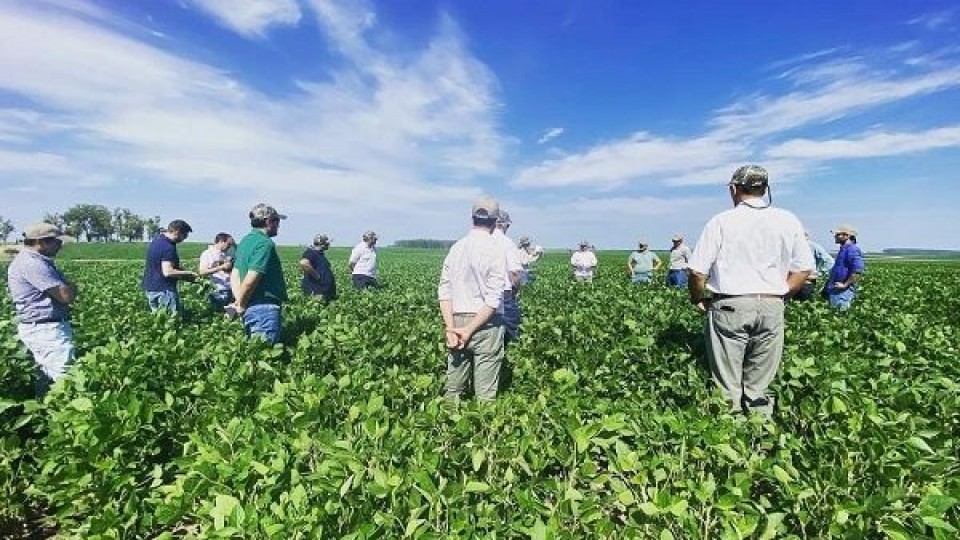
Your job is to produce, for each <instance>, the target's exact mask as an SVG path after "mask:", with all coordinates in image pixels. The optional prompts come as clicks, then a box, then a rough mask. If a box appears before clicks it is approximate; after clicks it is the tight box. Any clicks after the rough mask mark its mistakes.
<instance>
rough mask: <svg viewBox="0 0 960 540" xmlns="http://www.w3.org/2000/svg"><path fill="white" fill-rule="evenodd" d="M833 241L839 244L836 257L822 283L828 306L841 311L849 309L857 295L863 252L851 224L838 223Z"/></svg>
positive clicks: (862, 267) (863, 265)
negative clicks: (825, 280) (827, 276)
mask: <svg viewBox="0 0 960 540" xmlns="http://www.w3.org/2000/svg"><path fill="white" fill-rule="evenodd" d="M833 239H834V241H835V242H836V243H837V244H839V245H840V251H839V252H837V258H836V260H835V261H834V263H833V268H832V269H831V270H830V277H829V279H828V280H827V282H826V284H825V285H824V293H825V294H826V296H827V300H829V301H830V307H833V308H837V309H839V310H841V311H845V310H847V309H850V305H851V304H852V303H853V298H854V297H855V296H856V295H857V282H858V281H859V280H860V275H861V274H863V271H864V270H865V269H866V264H865V263H864V260H863V252H862V251H861V250H860V246H858V245H857V230H856V229H855V228H854V227H853V226H851V225H840V226H838V227H837V228H836V229H835V230H834V231H833Z"/></svg>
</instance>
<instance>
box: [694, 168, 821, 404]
mask: <svg viewBox="0 0 960 540" xmlns="http://www.w3.org/2000/svg"><path fill="white" fill-rule="evenodd" d="M728 189H729V192H730V198H731V200H732V201H733V206H734V207H733V208H732V209H730V210H726V211H724V212H721V213H719V214H717V215H716V216H714V217H713V218H712V219H711V220H710V221H708V222H707V225H706V227H704V229H703V232H702V233H701V235H700V240H699V241H698V242H697V246H696V248H694V250H693V256H692V257H691V258H690V283H689V291H690V301H691V302H692V303H693V304H694V305H695V306H696V307H697V308H698V309H700V311H702V312H704V313H706V315H707V320H706V324H705V327H704V333H705V340H706V343H707V359H708V360H709V364H710V372H711V375H712V377H713V380H714V382H716V384H717V386H719V388H720V390H721V391H722V392H723V395H724V396H725V397H726V398H727V399H728V400H729V401H730V405H731V406H732V408H733V410H735V411H741V410H742V411H743V412H745V413H749V412H759V413H762V414H765V415H768V416H769V415H770V414H772V412H773V399H772V398H771V397H770V396H768V395H767V388H768V387H769V386H770V383H771V382H772V381H773V379H774V377H775V376H776V373H777V368H778V367H779V365H780V359H781V357H782V355H783V336H784V326H785V323H784V318H783V308H784V304H783V299H784V297H788V296H790V295H792V294H793V293H795V292H796V291H798V290H800V288H801V287H803V284H804V282H805V281H806V279H807V276H808V275H809V274H810V272H811V271H812V270H813V255H812V254H811V253H810V247H809V245H808V244H807V241H806V238H804V236H803V225H801V224H800V220H798V219H797V217H796V216H794V215H793V214H792V213H790V212H788V211H786V210H782V209H780V208H774V207H773V205H772V202H773V200H772V196H771V195H770V191H769V177H768V175H767V171H766V169H764V168H763V167H760V166H758V165H745V166H743V167H740V168H738V169H737V170H736V171H734V173H733V177H732V178H731V180H730V183H729V184H728ZM765 195H766V196H768V199H767V200H764V196H765ZM707 290H709V291H710V292H711V293H712V297H711V298H707V297H706V292H707Z"/></svg>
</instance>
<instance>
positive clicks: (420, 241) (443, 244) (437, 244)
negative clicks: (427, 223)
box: [393, 238, 454, 249]
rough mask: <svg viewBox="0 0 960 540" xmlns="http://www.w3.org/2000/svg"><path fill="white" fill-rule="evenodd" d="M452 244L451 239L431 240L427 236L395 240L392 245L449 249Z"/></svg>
mask: <svg viewBox="0 0 960 540" xmlns="http://www.w3.org/2000/svg"><path fill="white" fill-rule="evenodd" d="M453 244H454V241H453V240H433V239H429V238H416V239H413V240H397V241H396V242H394V244H393V245H394V246H397V247H402V248H421V249H450V246H452V245H453Z"/></svg>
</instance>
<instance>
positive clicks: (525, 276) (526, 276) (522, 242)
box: [517, 236, 543, 285]
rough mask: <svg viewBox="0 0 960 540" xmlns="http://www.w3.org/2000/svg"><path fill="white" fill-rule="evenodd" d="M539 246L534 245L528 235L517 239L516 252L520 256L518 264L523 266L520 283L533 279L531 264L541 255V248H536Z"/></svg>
mask: <svg viewBox="0 0 960 540" xmlns="http://www.w3.org/2000/svg"><path fill="white" fill-rule="evenodd" d="M538 247H540V246H534V245H533V244H532V242H531V241H530V237H529V236H521V237H520V239H519V240H517V254H518V255H519V256H520V264H521V265H522V266H523V273H522V274H521V275H520V284H521V285H523V284H526V283H529V282H531V281H533V280H534V268H533V265H534V264H535V263H536V262H537V261H538V260H540V256H541V255H543V248H540V249H539V250H537V248H538Z"/></svg>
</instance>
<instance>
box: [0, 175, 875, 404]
mask: <svg viewBox="0 0 960 540" xmlns="http://www.w3.org/2000/svg"><path fill="white" fill-rule="evenodd" d="M769 189H770V186H769V178H768V174H767V171H766V170H765V169H764V168H762V167H760V166H757V165H746V166H743V167H740V168H738V169H737V170H736V171H735V172H734V173H733V176H732V178H731V180H730V182H729V183H728V190H729V195H730V198H731V201H732V203H733V208H732V209H729V210H726V211H724V212H721V213H719V214H717V215H716V216H714V217H713V218H712V219H710V221H708V222H707V224H706V226H705V228H704V229H703V232H702V233H701V235H700V238H699V240H698V242H697V244H696V246H695V247H694V248H693V249H692V250H691V249H690V248H689V247H687V246H686V245H684V243H683V237H682V236H681V235H675V236H674V237H673V238H672V241H673V247H672V249H671V251H670V263H669V268H668V272H667V283H668V284H669V285H671V286H675V287H684V286H685V287H687V289H688V291H689V295H690V301H691V303H692V304H693V305H694V306H696V307H697V309H699V310H700V311H701V312H703V313H704V314H705V315H706V320H705V323H704V334H705V338H706V343H707V356H708V361H709V362H708V363H709V366H710V373H711V376H712V378H713V380H714V381H715V382H716V384H717V386H718V387H719V388H720V390H721V391H722V393H723V395H724V396H725V397H726V398H727V399H728V400H729V402H730V404H731V409H733V410H737V411H744V412H750V411H757V412H761V413H764V414H770V412H771V411H772V408H773V400H772V398H771V397H770V396H769V395H768V394H767V388H768V386H769V385H770V383H771V382H772V380H773V378H774V376H775V374H776V372H777V369H778V367H779V364H780V359H781V356H782V353H783V339H784V317H783V314H784V302H785V301H786V300H790V299H810V298H812V297H813V296H815V291H816V285H815V284H816V280H817V279H818V277H819V276H820V275H823V274H828V277H827V279H826V280H825V283H824V285H823V286H822V289H821V291H822V294H823V295H824V296H825V297H827V298H828V299H829V302H830V304H831V305H832V306H835V307H837V308H840V309H847V308H849V307H850V305H851V303H852V302H853V299H854V296H855V294H856V289H857V282H858V280H859V278H860V275H861V274H862V273H863V272H864V269H865V265H864V259H863V254H862V252H861V251H860V248H859V247H858V246H857V244H856V234H857V232H856V230H855V229H854V228H853V227H851V226H849V225H842V226H839V227H837V228H836V230H834V231H833V232H834V238H835V241H836V242H837V244H839V245H840V250H839V252H838V254H837V257H836V259H835V260H834V259H832V258H831V257H830V255H829V253H827V251H826V250H825V249H823V247H822V246H819V245H817V244H816V243H814V242H812V241H810V240H809V238H808V235H807V234H806V233H805V231H804V229H803V226H802V225H801V223H800V221H799V220H798V219H797V218H796V216H794V214H792V213H790V212H789V211H786V210H783V209H779V208H775V207H773V205H772V197H771V196H770V191H769ZM764 197H766V200H764ZM249 219H250V227H251V229H250V231H249V232H248V233H247V234H246V235H245V236H244V237H243V238H242V239H241V240H240V242H239V243H236V242H235V241H234V239H233V237H232V236H231V235H230V234H228V233H219V234H217V235H216V237H215V238H214V242H213V244H211V245H210V246H209V247H208V248H207V249H206V250H205V251H204V252H203V253H202V254H201V256H200V263H199V266H198V269H197V271H192V270H186V269H184V268H183V266H182V265H181V262H180V258H179V255H178V253H177V244H179V243H180V242H183V241H184V240H185V239H186V238H187V237H188V236H189V235H190V233H191V232H192V229H191V227H190V225H189V224H188V223H187V222H186V221H183V220H174V221H172V222H171V223H170V224H169V226H168V227H167V228H166V229H165V230H164V231H163V232H162V233H160V234H159V235H157V237H156V238H154V240H153V241H152V242H151V243H150V245H149V247H148V249H147V255H146V265H145V268H144V273H143V278H142V280H141V286H142V288H143V290H144V293H145V296H146V301H147V305H148V306H149V307H150V309H151V310H154V311H166V312H171V313H176V314H179V313H180V312H181V310H182V306H181V301H180V296H179V293H178V291H177V284H178V282H179V281H181V280H195V279H197V278H198V277H205V278H208V279H209V280H210V281H211V283H212V285H213V292H212V293H211V294H210V295H209V300H210V302H211V304H212V305H213V306H214V307H215V308H216V309H218V310H221V309H222V310H223V311H224V312H225V313H226V314H227V315H228V316H231V317H238V318H240V319H241V320H242V322H243V326H244V329H245V332H246V333H247V335H250V336H260V337H261V338H263V339H265V340H266V341H268V342H270V343H276V342H277V341H278V339H279V335H280V327H281V321H282V305H283V304H284V303H285V302H286V301H287V300H288V298H287V287H286V282H285V279H284V275H283V270H282V267H281V263H280V257H279V255H278V254H277V249H276V245H275V244H274V242H273V240H272V238H273V237H275V236H276V235H277V233H278V231H279V227H280V222H281V221H282V220H284V219H286V216H284V215H282V214H280V213H279V212H277V210H276V209H275V208H273V207H272V206H270V205H267V204H263V203H260V204H257V205H256V206H254V207H253V208H252V209H251V210H250V212H249ZM470 220H471V228H470V229H469V232H468V233H467V234H466V235H465V236H464V237H463V238H461V239H460V240H458V241H457V242H456V243H455V244H453V246H452V247H451V248H450V250H449V252H448V253H447V255H446V257H445V259H444V261H443V266H442V268H441V272H440V279H439V283H438V285H437V299H438V303H439V309H440V314H441V319H442V321H443V326H444V341H445V343H446V347H447V349H448V351H449V354H448V358H447V373H446V382H445V385H444V394H445V396H446V397H447V398H449V399H460V398H462V397H464V396H465V395H467V394H468V392H469V391H470V389H471V388H472V391H473V394H474V395H475V396H476V397H477V399H479V400H481V401H488V400H491V399H493V398H495V397H496V395H497V392H498V390H499V387H500V374H501V371H502V366H503V362H504V359H505V355H506V348H507V345H508V343H510V342H511V341H514V340H516V339H518V338H519V336H520V327H521V321H522V310H521V307H520V297H521V290H522V288H523V286H524V284H525V283H528V282H529V281H530V280H532V274H531V269H532V266H531V265H532V264H533V263H534V262H536V260H537V259H538V258H539V256H540V255H541V253H542V250H541V249H537V248H534V247H532V246H531V243H530V240H529V238H526V237H524V238H521V239H520V241H519V242H518V244H514V242H513V241H512V240H510V238H509V237H508V236H507V234H506V233H507V231H508V230H509V228H510V226H511V224H512V220H511V218H510V215H509V214H508V213H507V212H506V211H504V210H503V209H501V208H500V205H499V204H498V202H497V201H496V200H494V199H491V198H488V197H484V198H481V199H479V200H478V201H476V202H475V203H474V204H473V207H472V209H471V216H470ZM61 235H62V233H61V231H60V230H59V229H57V227H55V226H54V225H51V224H48V223H41V224H37V225H33V226H30V227H27V229H26V230H25V231H24V238H25V241H24V249H23V250H22V251H21V252H20V253H19V254H18V255H17V256H16V258H15V259H14V260H13V262H12V263H11V264H10V267H9V269H8V281H7V283H8V287H9V289H10V295H11V297H12V299H13V303H14V306H15V309H16V312H17V319H18V324H17V334H18V336H19V338H20V340H21V341H23V343H25V344H26V346H27V347H28V349H29V350H30V351H31V353H32V354H33V356H34V359H35V361H36V363H37V365H38V367H39V369H40V372H41V373H40V377H39V382H38V389H37V392H38V395H43V393H45V392H46V389H47V387H48V386H49V383H50V382H52V381H56V380H57V379H59V378H60V377H62V376H63V375H64V374H65V373H66V370H67V366H68V365H69V364H70V363H71V362H72V361H73V358H74V354H75V352H74V351H75V348H74V344H73V333H72V328H71V326H70V304H72V303H73V302H74V300H75V299H76V297H77V287H76V286H75V285H74V284H73V283H72V282H70V281H68V280H67V278H66V277H65V276H64V275H63V273H62V272H61V271H60V270H59V269H57V267H56V265H55V264H54V263H53V258H54V257H55V256H56V255H57V253H58V252H59V251H60V249H61V247H62V241H61V239H60V236H61ZM376 243H377V235H376V234H375V233H373V232H372V231H368V232H367V233H365V234H364V235H363V238H362V240H361V242H360V243H358V244H357V245H356V246H355V247H354V248H353V250H352V251H351V254H350V258H349V267H350V270H351V273H352V283H353V286H354V287H355V288H357V289H369V288H375V287H377V286H378V281H377V250H376ZM329 246H330V239H329V238H328V237H327V236H326V235H317V236H316V237H314V239H313V243H312V246H310V247H309V248H308V249H307V250H306V251H304V253H303V255H302V257H301V259H300V261H299V266H300V269H301V271H302V273H303V277H302V281H301V286H302V288H303V290H304V292H305V293H307V294H310V295H315V296H318V297H322V298H324V299H326V300H327V301H330V300H333V299H334V298H336V296H337V292H336V283H335V280H334V277H333V272H332V269H331V266H330V262H329V261H328V260H327V259H326V256H325V254H324V252H325V251H326V250H327V249H328V248H329ZM570 264H571V266H572V267H573V272H574V277H575V279H577V280H578V281H590V280H592V278H593V275H594V272H595V270H596V267H597V258H596V255H595V254H594V253H593V251H592V248H591V246H590V244H589V243H588V242H582V243H581V245H580V249H579V250H578V251H576V252H575V253H573V255H572V256H571V259H570ZM661 265H662V263H661V261H660V260H659V258H658V257H657V256H656V255H655V254H654V253H653V252H651V251H649V246H648V244H647V243H646V242H640V243H639V246H638V249H637V250H636V251H635V252H633V253H631V255H630V257H629V259H628V263H627V268H628V270H629V272H630V275H631V280H632V281H633V282H636V283H649V282H650V281H652V280H653V277H654V273H655V272H656V271H657V270H659V268H660V267H661ZM708 293H709V294H708Z"/></svg>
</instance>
